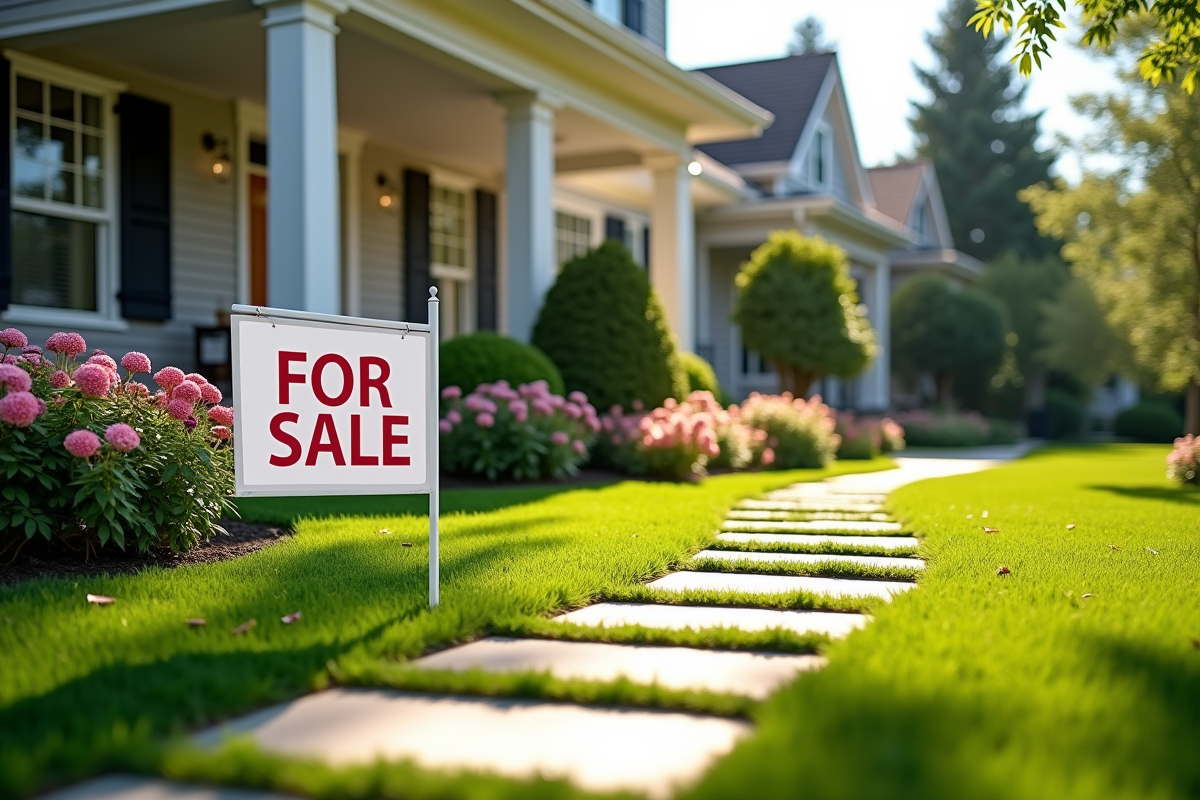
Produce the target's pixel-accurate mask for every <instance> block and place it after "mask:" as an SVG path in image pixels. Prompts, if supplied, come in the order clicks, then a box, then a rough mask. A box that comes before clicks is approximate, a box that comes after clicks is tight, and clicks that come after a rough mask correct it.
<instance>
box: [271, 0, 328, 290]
mask: <svg viewBox="0 0 1200 800" xmlns="http://www.w3.org/2000/svg"><path fill="white" fill-rule="evenodd" d="M255 3H256V4H257V5H261V6H264V7H265V8H266V12H267V14H266V18H265V19H264V20H263V23H262V24H263V27H264V28H266V29H267V126H268V130H269V135H270V140H269V147H270V170H271V177H270V195H269V200H268V203H267V301H268V302H269V303H270V304H271V305H273V306H277V307H282V308H292V309H298V310H301V311H319V312H324V313H329V314H340V313H341V311H342V300H341V268H340V261H341V258H340V256H341V244H340V237H339V227H340V225H339V218H340V213H339V208H338V204H339V202H338V201H339V186H338V138H337V125H338V116H337V77H336V66H335V37H336V36H337V33H338V28H337V25H336V24H334V21H335V19H336V17H337V15H338V14H341V13H344V12H345V11H346V5H345V3H344V2H343V0H255Z"/></svg>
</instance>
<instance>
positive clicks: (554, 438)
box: [550, 431, 571, 446]
mask: <svg viewBox="0 0 1200 800" xmlns="http://www.w3.org/2000/svg"><path fill="white" fill-rule="evenodd" d="M550 441H551V442H552V443H554V444H556V445H559V446H562V445H565V444H567V443H569V442H570V441H571V437H570V436H568V435H567V434H566V433H564V432H563V431H555V432H554V433H552V434H550Z"/></svg>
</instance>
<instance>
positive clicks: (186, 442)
mask: <svg viewBox="0 0 1200 800" xmlns="http://www.w3.org/2000/svg"><path fill="white" fill-rule="evenodd" d="M0 346H3V348H4V357H3V362H4V363H3V364H2V365H0V387H2V388H0V392H2V393H3V397H0V470H3V473H4V478H5V481H4V488H3V490H2V492H0V494H2V496H3V498H4V501H5V502H4V506H3V510H2V511H0V551H4V550H10V549H14V548H19V547H21V546H22V545H23V544H24V543H25V542H27V541H28V540H30V539H32V538H34V537H35V536H40V537H42V538H43V539H45V540H47V541H52V542H56V543H60V544H62V545H65V546H66V547H69V548H73V549H78V550H82V551H84V552H85V553H86V552H90V551H91V550H93V549H95V548H96V547H103V546H105V545H107V544H108V543H109V542H113V543H114V544H115V545H116V546H117V547H120V548H122V549H125V548H126V547H127V546H129V545H132V546H133V547H135V548H136V549H137V550H138V551H139V552H142V553H144V552H147V551H149V550H150V549H152V548H158V547H169V548H170V549H171V550H172V551H175V552H182V551H186V550H188V549H189V548H191V547H192V546H193V545H194V544H196V542H198V541H200V540H201V539H205V538H207V537H208V536H209V535H211V534H212V533H213V532H214V531H220V528H219V527H218V526H217V521H218V520H219V519H220V518H221V516H222V515H223V514H225V513H227V512H230V511H232V503H231V501H230V497H231V495H232V494H233V467H232V461H233V454H232V450H231V448H230V447H228V446H227V442H228V440H229V438H230V436H231V435H232V431H231V428H232V425H233V410H232V409H231V408H228V407H225V406H221V405H218V404H219V403H220V402H221V399H222V398H221V392H220V390H218V389H217V387H215V386H213V385H212V384H210V383H208V381H207V380H205V379H204V377H203V376H201V375H198V374H196V373H190V374H184V372H183V371H182V370H179V369H177V368H175V367H166V368H164V369H161V370H159V371H158V372H157V373H155V374H154V381H155V382H156V383H157V384H158V386H159V387H160V389H159V391H158V392H157V393H156V394H153V395H152V394H151V393H150V390H149V389H148V388H147V386H146V385H145V384H143V383H139V382H138V381H136V380H134V376H135V375H139V374H147V375H148V374H149V373H150V372H151V369H152V367H151V364H150V359H149V358H147V357H146V356H145V355H144V354H142V353H136V352H134V353H127V354H126V355H125V356H124V357H123V358H122V359H121V363H120V365H119V366H118V364H117V362H116V361H114V360H113V359H112V358H111V357H109V356H108V355H107V354H105V353H103V352H101V351H99V350H95V351H93V352H92V354H91V356H90V357H88V358H87V359H86V361H84V362H83V363H80V362H79V358H80V357H81V356H82V355H83V354H84V353H86V352H87V343H86V342H85V340H84V338H83V337H82V336H80V335H79V334H78V333H56V334H54V335H53V336H51V337H50V339H49V340H48V341H47V342H46V351H48V352H44V351H43V350H42V348H40V347H37V346H31V345H29V342H28V339H27V337H26V336H25V335H24V334H23V333H21V332H20V331H18V330H16V329H15V328H9V329H7V330H4V331H0ZM122 369H123V370H124V377H122V374H121V372H122Z"/></svg>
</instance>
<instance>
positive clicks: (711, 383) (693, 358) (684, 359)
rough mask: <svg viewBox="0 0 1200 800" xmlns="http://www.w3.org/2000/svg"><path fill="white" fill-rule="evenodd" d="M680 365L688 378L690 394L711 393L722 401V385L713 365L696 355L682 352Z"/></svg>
mask: <svg viewBox="0 0 1200 800" xmlns="http://www.w3.org/2000/svg"><path fill="white" fill-rule="evenodd" d="M679 364H680V366H681V367H682V368H683V374H684V375H685V376H686V377H687V384H688V394H691V393H692V392H710V393H711V394H712V396H713V397H715V398H718V399H720V397H721V383H720V381H718V380H717V374H716V373H715V372H713V368H712V365H711V364H709V363H708V362H707V361H705V360H704V359H703V358H701V357H700V356H698V355H696V354H695V353H686V352H681V353H680V354H679Z"/></svg>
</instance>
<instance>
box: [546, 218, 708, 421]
mask: <svg viewBox="0 0 1200 800" xmlns="http://www.w3.org/2000/svg"><path fill="white" fill-rule="evenodd" d="M533 343H534V344H535V345H536V346H537V347H538V348H540V349H541V350H542V352H544V353H545V354H546V355H548V356H549V357H550V360H551V361H553V362H554V365H555V366H556V367H558V370H559V372H560V373H562V377H563V383H564V384H566V388H567V389H568V390H572V391H575V390H578V391H581V392H583V393H584V394H586V395H587V396H588V399H589V400H591V402H592V404H593V405H595V406H596V407H597V408H601V409H606V408H609V407H610V406H613V405H620V406H623V407H625V408H629V407H631V406H632V405H633V404H634V401H641V402H642V403H644V404H645V406H646V407H647V408H654V407H656V406H659V405H662V402H663V401H664V400H666V399H667V398H668V397H677V398H678V397H683V396H685V395H686V394H687V380H686V378H685V377H684V374H683V370H682V369H681V368H680V365H679V356H678V354H677V352H676V349H675V341H674V338H673V337H672V336H671V331H670V329H669V328H668V327H667V320H666V316H665V314H664V313H663V309H662V306H661V305H659V302H658V299H657V298H656V297H655V296H654V292H653V291H652V290H651V289H650V281H649V280H648V279H647V278H646V273H645V272H644V271H643V270H642V269H641V267H639V266H638V265H637V264H635V263H634V261H633V258H632V257H631V256H630V255H629V251H628V250H626V249H625V247H624V246H623V245H621V244H619V243H616V242H605V243H604V244H602V245H600V247H598V248H596V249H595V250H593V251H591V252H590V253H587V254H586V255H583V256H580V257H578V258H575V259H572V260H571V261H568V262H567V264H566V265H565V266H564V267H563V269H562V272H561V273H559V276H558V280H557V281H555V282H554V286H553V287H551V289H550V291H549V292H548V293H547V294H546V301H545V303H543V305H542V310H541V313H540V314H539V316H538V321H537V324H536V325H535V326H534V329H533Z"/></svg>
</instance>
